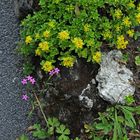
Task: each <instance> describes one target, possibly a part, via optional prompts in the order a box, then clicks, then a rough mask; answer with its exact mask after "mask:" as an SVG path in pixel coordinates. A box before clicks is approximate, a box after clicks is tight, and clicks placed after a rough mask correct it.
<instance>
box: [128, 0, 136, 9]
mask: <svg viewBox="0 0 140 140" xmlns="http://www.w3.org/2000/svg"><path fill="white" fill-rule="evenodd" d="M127 6H128V7H130V8H135V4H134V2H133V1H131V2H129V3H128V5H127Z"/></svg>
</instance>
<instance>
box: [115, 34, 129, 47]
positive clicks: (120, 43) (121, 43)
mask: <svg viewBox="0 0 140 140" xmlns="http://www.w3.org/2000/svg"><path fill="white" fill-rule="evenodd" d="M127 44H128V41H125V39H124V36H123V35H121V36H118V37H117V49H125V48H126V46H127Z"/></svg>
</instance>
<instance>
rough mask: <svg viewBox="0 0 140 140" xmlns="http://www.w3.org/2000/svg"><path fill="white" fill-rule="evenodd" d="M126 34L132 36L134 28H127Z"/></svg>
mask: <svg viewBox="0 0 140 140" xmlns="http://www.w3.org/2000/svg"><path fill="white" fill-rule="evenodd" d="M127 34H128V35H129V37H133V35H134V30H133V29H132V30H128V31H127Z"/></svg>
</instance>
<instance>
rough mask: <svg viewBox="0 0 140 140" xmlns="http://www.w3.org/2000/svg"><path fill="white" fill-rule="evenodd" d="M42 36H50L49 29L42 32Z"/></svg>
mask: <svg viewBox="0 0 140 140" xmlns="http://www.w3.org/2000/svg"><path fill="white" fill-rule="evenodd" d="M43 36H44V37H45V38H48V37H49V36H50V31H47V30H46V31H45V32H43Z"/></svg>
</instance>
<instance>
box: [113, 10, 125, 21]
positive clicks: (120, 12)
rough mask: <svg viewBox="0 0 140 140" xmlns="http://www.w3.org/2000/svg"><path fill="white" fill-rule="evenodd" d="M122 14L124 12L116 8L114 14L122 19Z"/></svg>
mask: <svg viewBox="0 0 140 140" xmlns="http://www.w3.org/2000/svg"><path fill="white" fill-rule="evenodd" d="M122 15H123V13H122V11H121V10H120V9H116V10H115V13H114V16H115V17H116V18H117V19H120V18H121V16H122Z"/></svg>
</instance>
